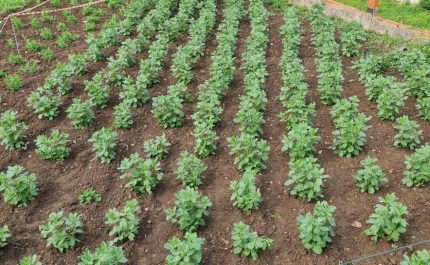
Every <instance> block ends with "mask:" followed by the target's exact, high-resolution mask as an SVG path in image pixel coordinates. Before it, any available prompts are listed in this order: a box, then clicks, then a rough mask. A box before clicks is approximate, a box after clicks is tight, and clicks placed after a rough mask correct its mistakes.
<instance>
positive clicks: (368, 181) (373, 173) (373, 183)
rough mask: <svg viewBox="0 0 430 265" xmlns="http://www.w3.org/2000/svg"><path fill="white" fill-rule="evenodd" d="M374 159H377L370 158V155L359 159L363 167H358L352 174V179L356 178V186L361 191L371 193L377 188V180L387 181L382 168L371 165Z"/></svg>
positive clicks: (375, 159)
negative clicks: (355, 172)
mask: <svg viewBox="0 0 430 265" xmlns="http://www.w3.org/2000/svg"><path fill="white" fill-rule="evenodd" d="M376 161H378V159H377V158H371V157H370V156H367V157H366V158H365V159H363V160H361V161H360V164H361V165H363V166H364V169H360V170H359V171H358V172H357V174H355V175H354V179H356V180H357V184H356V186H357V187H358V188H360V191H361V193H364V192H367V193H369V194H373V193H375V191H377V190H379V182H382V181H385V182H387V181H388V179H387V178H386V177H385V174H384V172H382V169H381V168H380V167H379V166H378V165H373V164H374V163H376Z"/></svg>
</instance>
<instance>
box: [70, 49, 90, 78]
mask: <svg viewBox="0 0 430 265" xmlns="http://www.w3.org/2000/svg"><path fill="white" fill-rule="evenodd" d="M68 58H69V66H70V68H71V71H72V72H73V74H75V75H83V74H85V73H87V72H88V68H87V66H88V61H87V59H86V57H85V55H84V54H70V55H69V57H68Z"/></svg>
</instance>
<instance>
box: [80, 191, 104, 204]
mask: <svg viewBox="0 0 430 265" xmlns="http://www.w3.org/2000/svg"><path fill="white" fill-rule="evenodd" d="M93 199H94V201H96V202H101V201H102V196H101V195H100V194H98V193H97V192H96V191H95V190H94V189H93V188H91V189H86V190H85V191H84V192H83V193H82V194H81V195H80V196H79V201H80V202H81V203H85V204H90V203H91V202H92V201H93Z"/></svg>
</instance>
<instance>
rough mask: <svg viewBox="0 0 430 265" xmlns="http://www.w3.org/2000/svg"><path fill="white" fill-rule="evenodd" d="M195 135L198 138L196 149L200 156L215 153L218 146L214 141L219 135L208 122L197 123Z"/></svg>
mask: <svg viewBox="0 0 430 265" xmlns="http://www.w3.org/2000/svg"><path fill="white" fill-rule="evenodd" d="M194 137H195V138H196V141H195V147H194V150H195V152H196V153H197V154H199V156H201V157H207V156H208V155H211V154H215V151H216V149H217V147H216V145H215V143H214V142H215V141H217V140H218V139H219V137H218V136H217V135H216V133H215V132H214V131H213V130H211V128H210V127H208V126H207V124H206V123H198V124H197V125H196V128H195V129H194Z"/></svg>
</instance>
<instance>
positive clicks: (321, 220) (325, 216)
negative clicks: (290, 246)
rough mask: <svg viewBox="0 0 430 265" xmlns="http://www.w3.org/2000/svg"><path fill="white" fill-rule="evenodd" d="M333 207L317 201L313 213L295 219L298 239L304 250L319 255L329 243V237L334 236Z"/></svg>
mask: <svg viewBox="0 0 430 265" xmlns="http://www.w3.org/2000/svg"><path fill="white" fill-rule="evenodd" d="M334 210H336V207H335V206H332V205H329V204H328V203H327V202H326V201H322V202H320V201H318V202H317V204H316V205H315V209H314V213H313V214H311V213H307V214H306V216H303V215H299V216H298V217H297V228H298V229H299V230H300V238H301V239H302V243H303V246H304V247H305V248H306V249H309V250H312V251H313V252H315V253H316V254H321V253H322V251H323V248H325V246H326V245H327V243H331V242H332V240H331V238H330V236H334V231H333V227H335V226H336V223H335V221H334V218H333V215H332V213H333V212H334Z"/></svg>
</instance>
